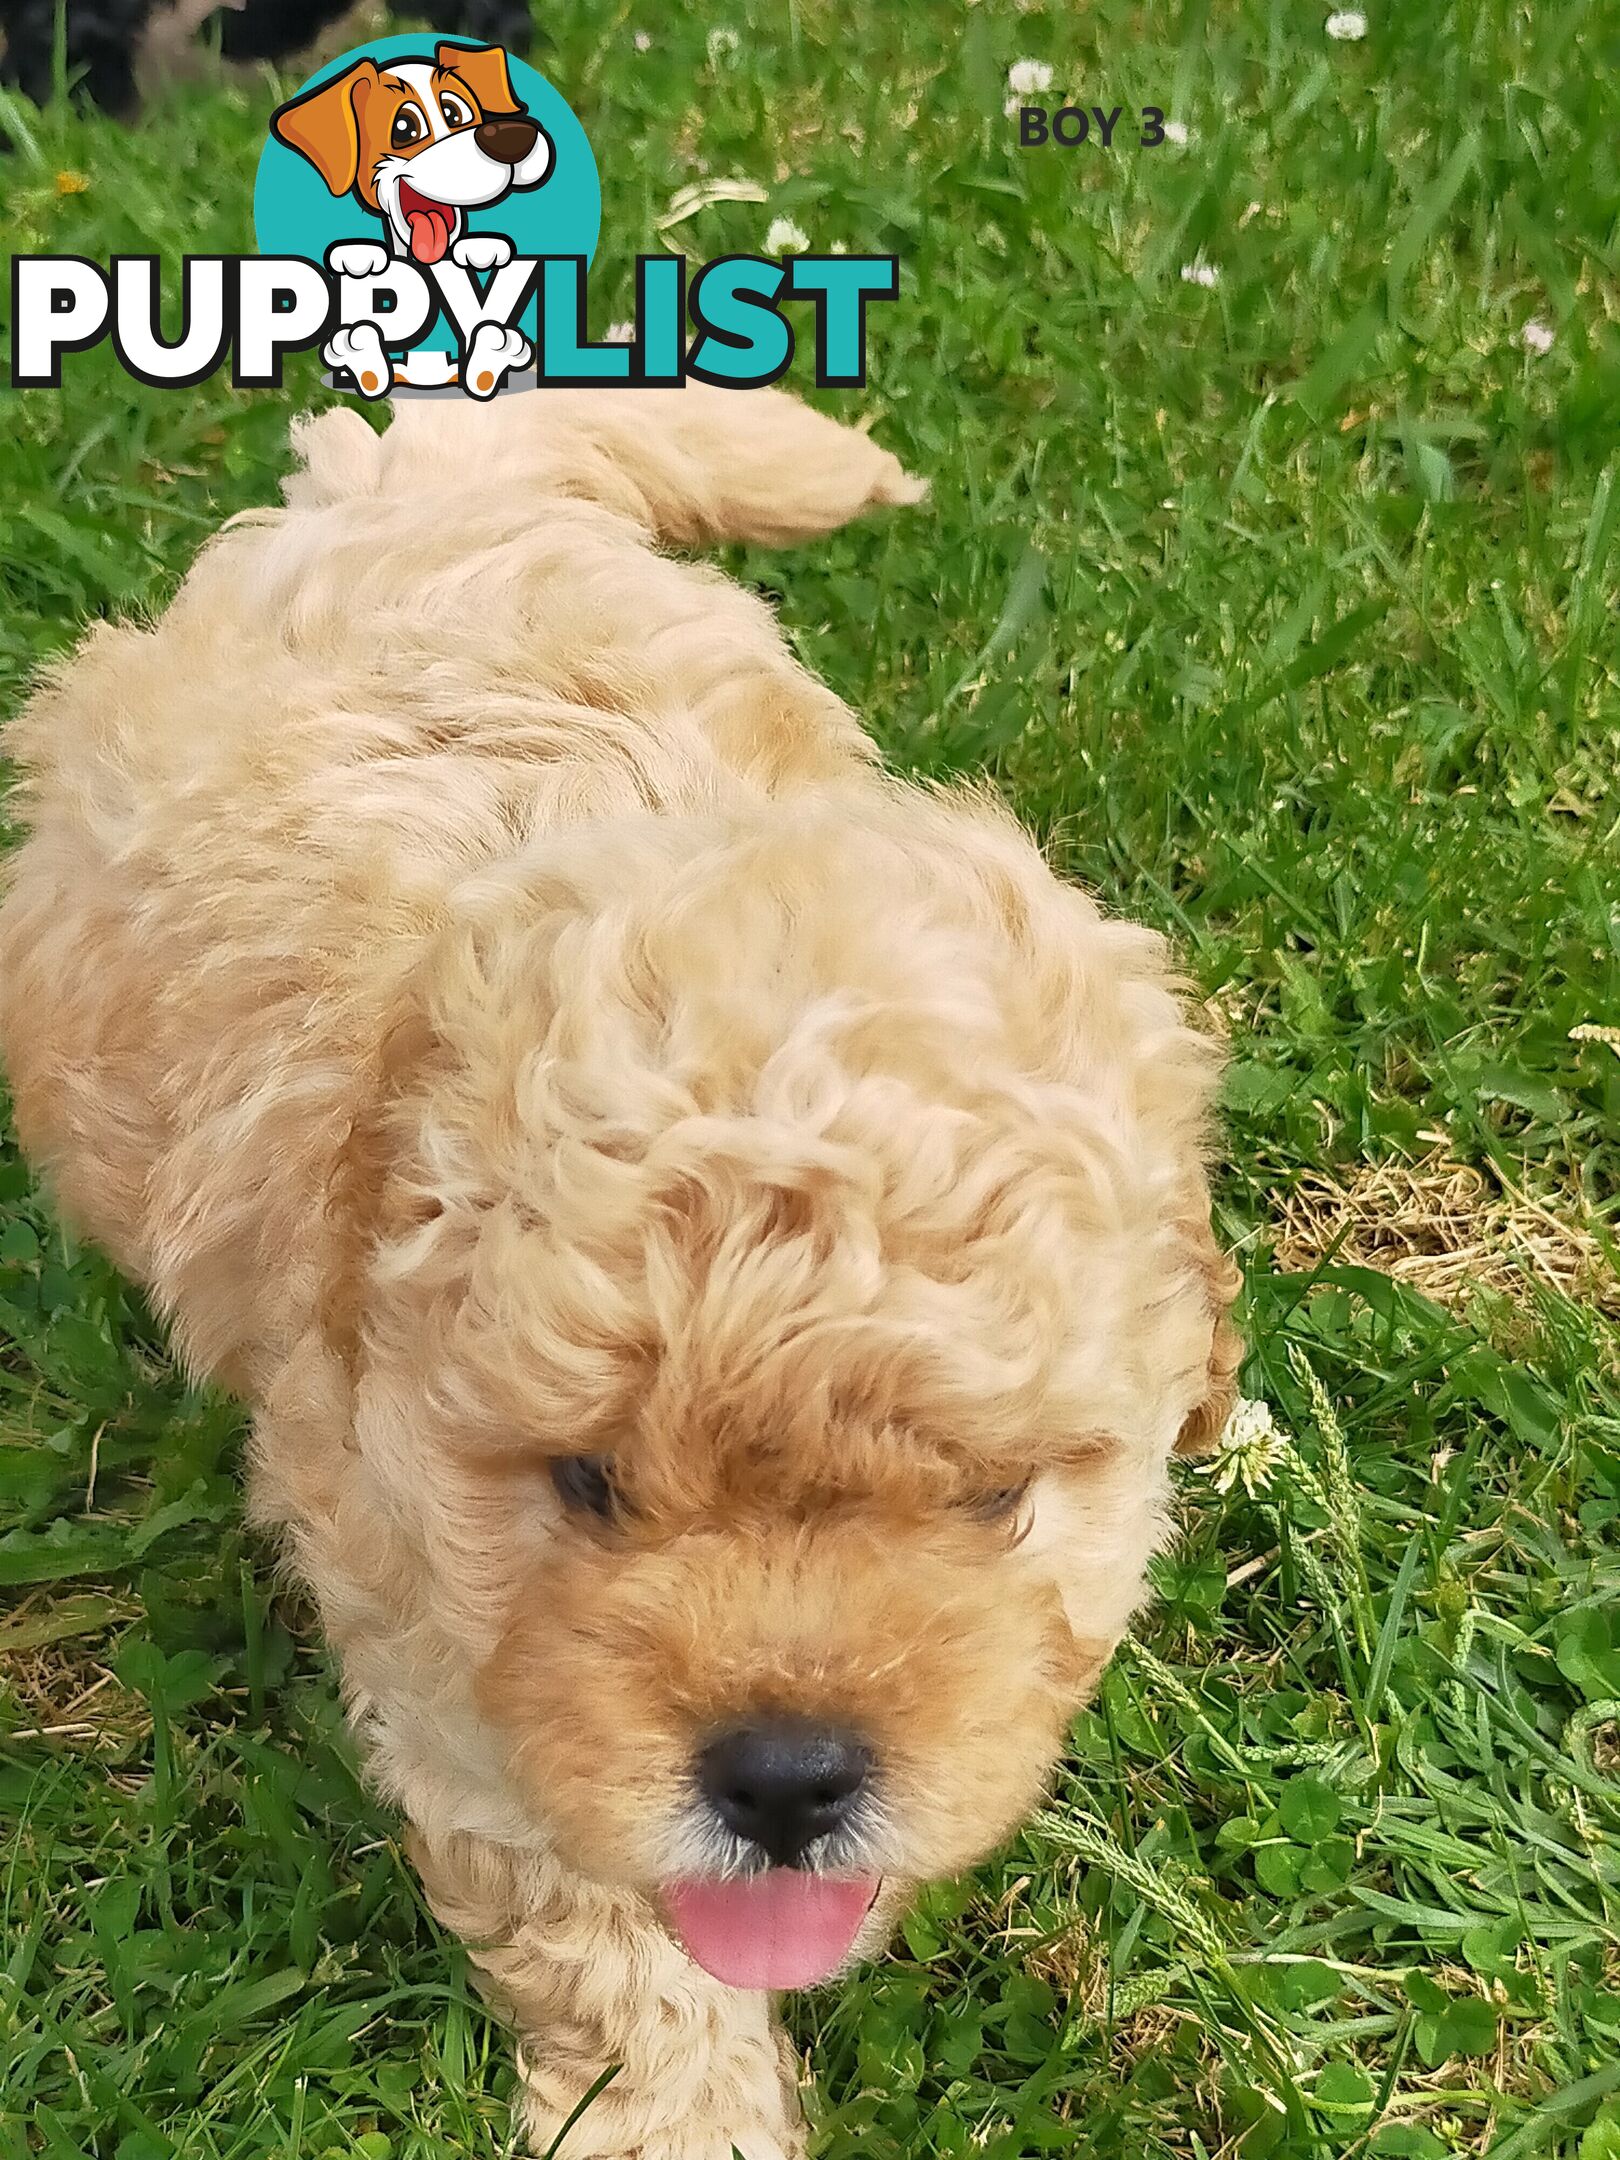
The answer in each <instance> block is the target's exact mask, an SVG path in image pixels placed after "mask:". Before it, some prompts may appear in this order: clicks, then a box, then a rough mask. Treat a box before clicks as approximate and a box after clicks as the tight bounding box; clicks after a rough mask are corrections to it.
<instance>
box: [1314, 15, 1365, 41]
mask: <svg viewBox="0 0 1620 2160" xmlns="http://www.w3.org/2000/svg"><path fill="white" fill-rule="evenodd" d="M1323 28H1324V29H1325V30H1326V31H1327V34H1328V36H1329V37H1330V38H1337V39H1338V40H1339V43H1340V44H1341V45H1354V44H1355V43H1356V42H1357V40H1358V39H1360V38H1364V37H1365V36H1366V35H1367V18H1366V16H1365V15H1363V14H1362V12H1361V10H1360V8H1353V7H1347V8H1335V9H1334V10H1333V13H1332V14H1331V15H1330V16H1329V17H1328V19H1327V21H1326V23H1324V24H1323Z"/></svg>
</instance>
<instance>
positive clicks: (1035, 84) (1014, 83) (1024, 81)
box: [1007, 60, 1052, 97]
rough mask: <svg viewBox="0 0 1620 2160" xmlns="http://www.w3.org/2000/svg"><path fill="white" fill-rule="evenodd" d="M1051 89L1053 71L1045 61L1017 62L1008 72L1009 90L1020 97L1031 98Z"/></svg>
mask: <svg viewBox="0 0 1620 2160" xmlns="http://www.w3.org/2000/svg"><path fill="white" fill-rule="evenodd" d="M1051 87H1052V70H1051V68H1050V67H1049V66H1048V65H1047V63H1046V62H1045V61H1044V60H1015V61H1014V62H1013V64H1012V66H1011V67H1010V68H1009V69H1008V70H1007V88H1008V89H1009V90H1013V91H1016V92H1017V94H1018V95H1019V96H1020V97H1031V96H1033V95H1034V94H1035V93H1036V92H1037V91H1040V90H1050V89H1051Z"/></svg>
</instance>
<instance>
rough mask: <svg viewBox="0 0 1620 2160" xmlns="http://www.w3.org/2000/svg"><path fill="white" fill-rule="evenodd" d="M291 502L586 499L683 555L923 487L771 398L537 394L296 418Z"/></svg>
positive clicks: (800, 408) (798, 407)
mask: <svg viewBox="0 0 1620 2160" xmlns="http://www.w3.org/2000/svg"><path fill="white" fill-rule="evenodd" d="M295 445H296V447H297V449H298V450H299V451H300V452H301V453H302V455H303V458H304V461H305V470H304V471H303V472H302V473H300V474H298V475H296V476H295V477H294V478H293V479H292V480H291V481H290V482H289V483H288V487H287V494H288V500H289V501H290V502H292V503H294V504H304V503H309V504H316V503H321V502H331V501H336V500H338V499H340V498H342V497H345V496H352V495H356V494H370V493H389V494H392V493H396V492H409V493H411V494H417V493H421V494H424V495H428V496H430V497H431V498H432V499H434V500H436V501H437V502H438V503H439V504H440V505H443V504H444V503H445V502H446V500H447V497H453V496H454V495H455V494H457V493H461V492H472V491H477V492H479V493H480V494H482V495H483V496H484V497H485V499H487V498H488V496H489V493H490V491H492V490H500V491H502V492H503V493H505V494H507V495H508V496H511V497H517V498H523V497H526V496H531V495H532V496H533V497H534V498H535V499H536V500H539V499H542V498H544V497H545V496H556V495H558V494H564V495H573V496H585V497H587V498H589V499H591V500H593V501H596V502H600V503H603V504H605V505H606V506H607V507H608V508H610V509H615V510H620V511H623V512H625V513H626V514H628V515H630V516H632V517H634V518H636V519H637V520H638V521H639V522H640V523H642V524H644V525H647V526H648V527H650V528H651V530H652V531H653V532H655V533H656V534H657V535H658V537H659V538H660V539H662V540H666V541H670V542H672V543H673V544H674V545H676V546H680V547H698V546H706V545H711V544H713V543H715V542H718V541H722V540H752V541H757V542H759V543H761V544H762V545H764V546H767V547H780V546H786V545H788V544H789V543H790V542H792V541H795V540H805V539H810V538H812V537H813V536H814V535H816V534H818V533H826V532H831V531H832V530H833V529H834V527H835V526H838V525H844V524H847V523H848V522H849V520H850V519H851V518H856V517H859V516H861V514H862V513H863V512H864V511H867V510H874V509H878V508H881V507H883V506H885V505H888V504H896V503H915V502H920V501H921V500H922V499H923V497H924V496H925V495H926V494H927V492H928V486H927V482H926V481H923V480H918V479H914V478H913V477H912V475H911V474H910V473H908V472H907V471H906V470H905V468H904V467H903V466H902V465H901V463H900V461H899V459H898V458H896V457H894V456H893V455H892V454H891V453H890V452H889V451H887V450H884V449H881V448H880V447H879V446H878V444H876V443H875V442H873V441H872V439H871V437H870V436H869V435H866V434H865V433H863V432H862V430H861V429H859V428H853V427H845V426H843V425H842V424H841V423H840V422H838V421H836V420H829V419H828V418H827V417H826V415H825V414H823V413H819V412H815V411H813V410H812V409H811V408H810V407H809V406H808V405H803V404H801V403H800V402H799V400H798V399H797V398H794V397H789V396H788V395H787V394H786V393H785V392H783V391H780V390H717V389H713V388H711V387H709V386H708V385H706V384H701V383H689V384H687V385H686V387H685V388H684V389H680V390H630V389H623V390H540V391H532V392H525V393H522V394H518V395H509V396H506V397H501V398H496V399H494V400H493V401H492V402H491V403H490V404H488V405H479V404H475V403H474V402H473V401H472V400H471V399H470V398H466V399H463V398H457V399H448V398H435V399H422V400H420V401H411V402H409V403H407V404H405V405H404V406H402V408H401V409H400V410H399V411H398V412H397V413H396V414H395V416H394V418H393V421H392V424H391V425H390V427H389V429H388V431H387V433H386V434H385V435H383V436H380V437H379V436H376V435H373V434H372V432H371V430H370V429H369V428H368V427H367V426H366V424H365V422H364V421H362V420H361V419H360V416H359V415H358V414H357V413H355V412H353V411H346V412H341V413H327V414H324V415H322V417H321V418H320V419H319V420H316V421H313V422H310V421H306V422H303V423H302V424H301V425H300V427H299V428H298V430H297V432H296V434H295Z"/></svg>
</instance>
